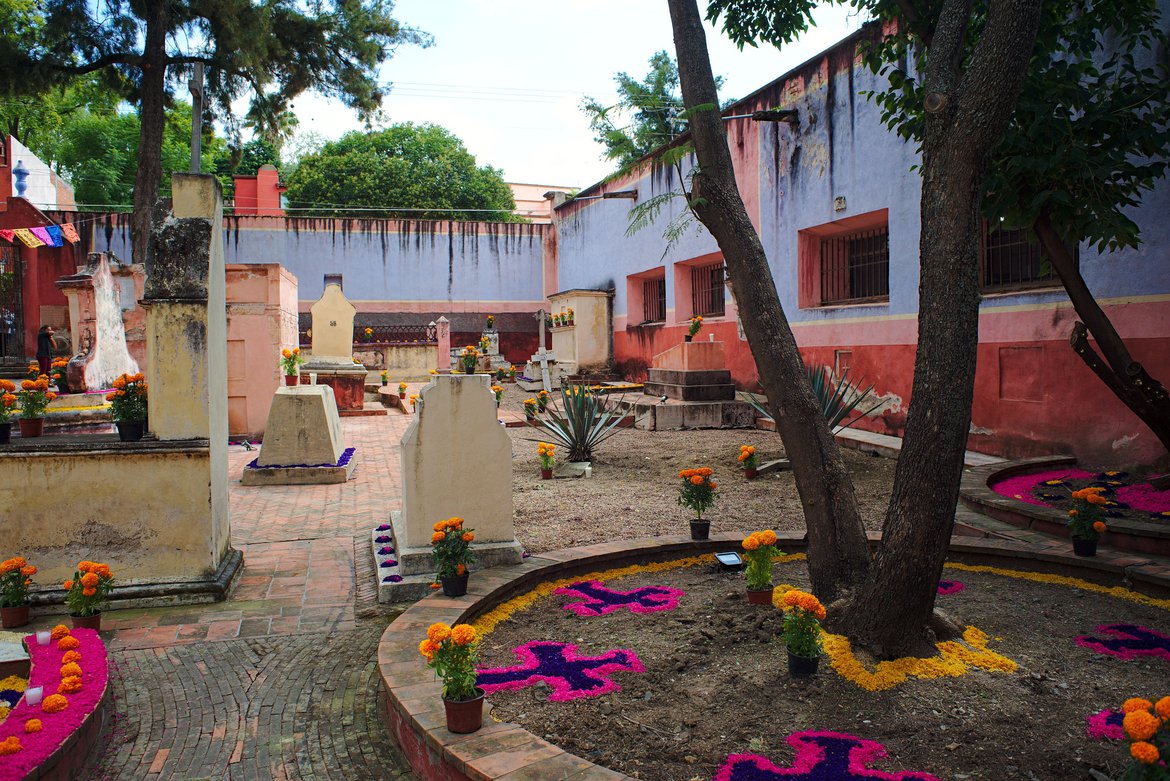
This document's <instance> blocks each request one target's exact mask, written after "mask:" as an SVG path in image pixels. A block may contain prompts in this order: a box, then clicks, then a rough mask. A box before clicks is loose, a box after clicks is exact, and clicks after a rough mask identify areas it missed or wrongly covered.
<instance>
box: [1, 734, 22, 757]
mask: <svg viewBox="0 0 1170 781" xmlns="http://www.w3.org/2000/svg"><path fill="white" fill-rule="evenodd" d="M20 749H21V745H20V738H18V737H16V736H15V735H9V736H8V737H6V738H4V740H0V756H8V755H9V754H15V753H16V752H17V751H20Z"/></svg>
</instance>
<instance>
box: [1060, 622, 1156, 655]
mask: <svg viewBox="0 0 1170 781" xmlns="http://www.w3.org/2000/svg"><path fill="white" fill-rule="evenodd" d="M1097 631H1098V632H1102V633H1104V634H1107V635H1113V637H1109V638H1104V639H1102V638H1099V637H1090V636H1089V635H1081V636H1080V637H1078V638H1077V645H1079V646H1081V647H1082V648H1088V649H1089V650H1090V651H1096V652H1097V653H1099V654H1108V655H1109V656H1116V657H1117V658H1119V659H1125V660H1127V661H1128V660H1130V659H1136V658H1137V657H1139V656H1159V657H1161V658H1163V659H1165V660H1166V661H1168V662H1170V637H1167V636H1166V635H1164V634H1161V633H1159V632H1155V631H1154V630H1153V629H1147V628H1146V627H1144V626H1136V625H1134V624H1105V625H1103V626H1099V627H1097Z"/></svg>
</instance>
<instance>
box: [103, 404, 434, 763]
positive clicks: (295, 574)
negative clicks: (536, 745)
mask: <svg viewBox="0 0 1170 781" xmlns="http://www.w3.org/2000/svg"><path fill="white" fill-rule="evenodd" d="M408 422H409V418H408V417H407V416H405V415H401V414H399V413H396V412H393V411H391V413H390V414H389V415H388V416H385V417H356V418H346V419H343V420H342V423H341V427H342V431H343V432H344V434H345V438H346V444H347V445H350V446H354V447H356V448H357V456H358V459H359V461H358V467H357V470H356V471H355V473H354V477H353V479H352V480H350V481H349V482H348V483H345V484H342V485H322V486H273V487H245V486H243V485H241V484H240V483H239V475H240V472H241V470H242V469H243V468H244V465H245V464H247V463H248V462H249V461H251V460H252V459H253V458H255V456H256V455H257V454H256V452H255V451H247V450H246V449H245V448H244V447H242V446H232V447H231V448H230V451H229V457H228V463H229V466H228V469H229V479H230V480H231V486H230V492H231V512H232V544H233V546H234V547H236V548H239V549H240V550H242V551H243V552H244V567H243V570H242V571H241V573H240V575H239V577H238V579H237V581H236V583H235V584H234V586H233V589H232V592H231V595H230V597H229V598H228V599H227V600H226V601H224V602H219V603H215V604H210V605H187V606H180V607H169V608H152V609H140V610H118V611H111V612H110V613H108V614H106V616H105V617H104V621H103V630H106V631H103V635H104V636H105V637H106V639H107V642H108V645H109V648H110V656H111V662H112V665H113V669H112V670H111V678H110V680H111V690H112V693H113V697H114V707H113V714H114V715H113V718H112V719H111V720H110V723H108V724H107V726H106V728H105V733H104V734H103V737H102V740H101V741H100V742H99V748H97V749H95V750H94V752H93V756H91V757H90V763H89V766H88V767H87V769H86V771H85V773H83V775H82V777H84V778H87V779H110V780H113V779H149V780H150V781H154V779H232V780H233V781H236V780H238V779H410V778H412V776H411V775H410V774H409V772H408V770H407V764H406V763H405V761H404V760H403V759H402V756H401V753H400V752H399V751H398V749H397V747H395V746H394V745H393V743H392V742H391V741H390V739H389V737H388V732H387V729H386V723H385V716H384V704H383V703H382V702H381V701H380V700H381V697H382V694H381V686H380V683H379V679H378V676H377V663H376V655H377V654H376V651H377V643H378V638H379V637H380V636H381V633H382V631H383V630H384V629H385V627H386V625H387V624H388V623H389V622H390V621H391V620H393V618H394V617H395V616H396V615H397V613H396V611H392V610H389V609H386V608H383V607H380V606H378V605H377V602H376V596H377V595H376V590H375V588H376V586H375V583H376V582H375V579H374V573H373V561H372V558H371V555H370V550H369V532H370V529H371V528H373V527H374V526H376V525H378V524H379V523H381V522H383V520H384V519H386V518H388V517H389V513H390V511H391V510H393V509H396V508H397V507H398V506H399V502H400V497H401V479H400V476H399V474H398V452H397V443H398V440H399V438H400V437H401V435H402V432H403V431H404V430H405V428H406V425H407V423H408Z"/></svg>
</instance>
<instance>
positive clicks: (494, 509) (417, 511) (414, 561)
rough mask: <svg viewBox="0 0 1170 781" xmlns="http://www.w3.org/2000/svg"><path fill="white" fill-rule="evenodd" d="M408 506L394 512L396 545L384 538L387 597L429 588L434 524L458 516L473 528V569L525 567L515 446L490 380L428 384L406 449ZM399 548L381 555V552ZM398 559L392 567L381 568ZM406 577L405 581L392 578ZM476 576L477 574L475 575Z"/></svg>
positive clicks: (459, 377)
mask: <svg viewBox="0 0 1170 781" xmlns="http://www.w3.org/2000/svg"><path fill="white" fill-rule="evenodd" d="M399 452H400V454H401V459H402V482H403V486H402V488H403V492H402V507H403V509H402V510H401V511H396V512H394V513H393V514H392V518H391V524H392V535H385V536H391V537H392V543H390V544H387V543H385V542H383V543H378V542H377V537H379V536H383V535H384V534H385V533H384V532H375V540H374V553H375V558H376V559H377V560H378V563H379V568H378V576H379V581H380V582H379V591H378V599H379V601H381V602H392V601H399V600H404V599H415V598H418V597H421V596H424V595H426V594H427V593H429V592H430V583H431V582H432V579H433V577H434V571H435V570H434V564H433V563H432V561H431V534H432V532H433V531H434V529H433V527H434V524H435V522H436V521H441V520H445V519H447V518H450V517H452V516H459V517H461V518H463V519H464V520H465V521H466V525H467V528H469V529H474V530H475V542H474V544H473V546H472V550H473V551H474V553H475V556H476V561H477V563H476V564H475V565H473V566H472V568H471V569H472V570H473V572H474V571H475V570H480V569H484V568H486V567H493V566H498V565H506V564H519V563H520V560H521V547H520V543H519V542H518V541H517V540H516V530H515V527H514V525H513V521H512V514H513V510H512V443H511V440H510V439H509V438H508V435H507V433H506V432H505V430H504V427H503V426H501V425H500V422H499V421H498V420H497V416H496V402H495V397H494V396H493V394H492V392H491V390H490V379H489V378H488V377H487V376H486V375H482V374H471V375H468V374H441V375H437V376H435V377H434V378H433V379H432V380H431V382H430V384H428V385H427V386H426V387H424V388H423V389H422V391H421V394H420V398H419V407H418V414H416V415H415V416H414V419H413V420H412V421H411V423H410V426H409V427H408V428H407V429H406V433H405V434H403V436H402V443H401V447H400V451H399ZM387 549H389V550H393V551H394V552H393V553H389V552H387V553H380V552H379V551H382V550H387ZM387 561H396V562H397V564H396V565H393V566H385V567H383V566H381V565H382V564H384V563H385V562H387ZM387 578H390V579H391V580H393V579H395V578H401V581H400V582H388V581H387ZM472 579H473V580H474V575H473V576H472Z"/></svg>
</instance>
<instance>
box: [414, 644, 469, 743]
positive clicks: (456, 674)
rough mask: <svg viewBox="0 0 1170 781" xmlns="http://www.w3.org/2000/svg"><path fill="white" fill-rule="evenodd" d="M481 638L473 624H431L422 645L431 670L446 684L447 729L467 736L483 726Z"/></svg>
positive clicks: (421, 650) (421, 649)
mask: <svg viewBox="0 0 1170 781" xmlns="http://www.w3.org/2000/svg"><path fill="white" fill-rule="evenodd" d="M478 646H479V637H478V635H477V633H476V631H475V627H473V626H472V625H471V624H456V625H455V626H447V625H446V624H443V623H438V624H431V625H430V627H428V628H427V638H426V639H425V640H423V641H422V642H421V643H419V644H418V650H419V653H421V654H422V655H423V658H424V659H426V660H427V667H430V668H431V669H432V670H434V671H435V675H437V676H438V677H439V679H440V680H441V681H442V682H443V708H444V710H446V712H447V729H448V730H450V731H451V732H457V733H460V734H466V733H468V732H475V731H476V730H477V729H479V728H480V727H481V726H483V695H484V692H483V689H481V688H479V687H478V686H476V685H475V665H476V662H477V661H478V656H479V655H478V650H477V649H478Z"/></svg>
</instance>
